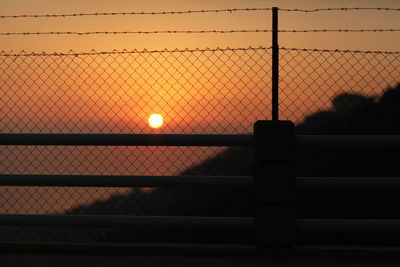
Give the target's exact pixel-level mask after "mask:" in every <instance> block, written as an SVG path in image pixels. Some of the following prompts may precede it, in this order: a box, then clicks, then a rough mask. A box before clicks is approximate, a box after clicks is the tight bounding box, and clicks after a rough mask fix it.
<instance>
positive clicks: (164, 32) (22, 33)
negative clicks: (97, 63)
mask: <svg viewBox="0 0 400 267" xmlns="http://www.w3.org/2000/svg"><path fill="white" fill-rule="evenodd" d="M256 32H271V30H265V29H261V30H257V29H256V30H162V31H87V32H76V31H65V32H62V31H50V32H1V33H0V35H91V34H191V33H256Z"/></svg>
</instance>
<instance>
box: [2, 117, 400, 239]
mask: <svg viewBox="0 0 400 267" xmlns="http://www.w3.org/2000/svg"><path fill="white" fill-rule="evenodd" d="M264 122H265V121H264ZM266 123H267V124H266V125H267V126H266V128H264V130H270V131H272V135H267V136H265V138H264V137H261V139H260V135H259V131H260V130H259V129H258V130H256V129H255V131H257V132H258V133H255V135H256V136H255V137H253V135H161V134H160V135H132V134H125V135H116V134H98V135H91V134H1V135H0V145H74V146H80V145H85V146H86V145H124V146H127V145H132V146H138V145H145V146H160V145H165V146H168V145H174V146H252V147H254V148H255V149H256V163H257V166H258V167H257V168H258V171H257V172H256V174H255V177H252V176H110V175H105V176H101V175H97V176H90V175H5V174H3V175H0V186H79V187H93V186H95V187H196V188H197V187H221V186H222V187H252V186H253V187H254V188H255V191H256V200H255V201H256V202H255V204H256V210H258V211H256V214H255V217H254V218H253V217H190V216H189V217H188V216H164V217H163V216H116V215H10V214H2V215H0V225H12V226H114V227H115V226H129V227H133V226H153V227H161V228H205V229H210V228H215V229H253V230H254V231H255V237H256V241H257V242H259V243H268V244H271V243H272V244H282V243H283V244H288V243H289V244H292V245H293V244H295V243H296V235H298V234H301V235H307V234H308V233H310V234H313V233H314V234H315V233H321V232H324V233H336V232H340V233H350V232H352V233H354V232H367V233H374V234H387V233H400V220H391V219H390V220H389V219H382V220H361V219H359V220H355V219H302V218H296V216H295V214H294V213H293V209H292V208H290V207H291V206H292V205H293V204H295V200H296V196H295V195H296V192H295V191H291V190H292V189H294V188H295V190H296V191H297V192H309V191H313V190H324V189H327V188H329V189H334V190H338V192H340V191H341V190H342V191H343V190H351V189H357V190H360V189H365V190H381V191H382V190H383V191H385V190H389V189H390V190H400V178H397V177H385V178H378V177H324V178H315V177H297V178H296V177H292V176H291V175H294V174H293V173H290V171H289V172H286V171H284V173H283V174H280V173H278V174H277V173H275V174H277V176H278V177H279V176H281V177H279V179H280V181H276V180H274V178H273V177H271V176H268V175H270V173H268V172H270V170H272V171H273V170H274V168H275V167H276V166H275V165H274V164H282V162H283V163H284V164H283V165H282V166H283V168H284V169H285V170H290V168H291V164H292V160H290V159H289V160H287V158H286V157H289V158H290V157H292V155H283V154H282V153H281V152H279V153H277V152H276V151H274V148H273V147H275V148H276V149H279V146H275V145H273V147H272V148H271V149H270V150H269V151H265V150H264V151H263V153H270V154H268V155H267V158H265V157H264V156H265V155H261V156H260V152H259V150H263V149H265V147H266V146H268V145H271V144H272V143H273V142H275V140H274V139H273V138H272V137H274V138H275V137H276V136H277V134H279V136H281V141H282V140H283V141H284V142H288V143H289V144H290V140H291V138H293V139H294V141H295V142H294V145H295V146H297V147H301V148H307V147H320V148H321V147H324V148H326V147H328V148H329V147H338V146H342V147H347V148H355V149H356V148H361V147H362V148H381V149H400V136H396V135H381V136H373V135H371V136H306V135H304V136H303V135H298V136H294V135H285V134H284V132H282V130H278V131H277V132H275V133H273V130H271V129H272V128H270V127H271V125H269V123H271V122H268V121H267V122H266ZM273 123H278V124H279V123H280V121H278V122H276V121H275V122H273ZM275 126H276V125H275V124H274V125H273V127H275ZM255 127H256V128H257V127H260V126H255ZM262 127H265V126H263V125H262ZM278 128H279V127H278ZM292 134H293V133H292ZM274 135H275V136H274ZM282 136H283V139H282ZM285 136H286V138H289V139H285ZM288 140H289V141H288ZM281 141H279V140H278V141H277V143H278V144H279V143H280V142H281ZM271 142H272V143H271ZM285 146H287V145H285ZM293 148H294V147H292V148H289V150H291V149H293ZM257 150H258V152H257ZM283 150H284V151H285V149H283ZM285 162H286V163H285ZM265 164H266V165H267V166H268V168H267V169H262V170H263V171H264V173H263V172H260V170H259V168H260V166H261V167H262V165H265ZM274 166H275V167H274ZM281 170H282V169H281ZM288 173H290V175H289V176H287V175H288ZM261 176H262V177H261ZM260 178H261V179H260ZM262 178H268V179H262ZM285 179H286V180H285ZM282 181H283V183H282ZM266 185H269V186H270V187H271V188H268V187H266ZM263 186H264V187H263ZM273 190H276V192H275V193H274V194H273V196H272V197H271V196H268V195H265V194H262V193H266V192H272V191H273ZM288 190H289V191H288ZM257 192H258V193H257ZM288 192H289V193H288ZM274 197H275V198H276V199H273V198H274ZM265 201H266V202H265ZM269 202H271V203H272V206H274V205H275V206H276V207H275V208H274V212H272V213H268V212H266V211H268V209H270V208H271V206H268V205H267V206H266V207H267V209H263V205H264V204H265V203H269ZM260 203H261V204H260ZM288 207H289V209H288ZM282 208H283V210H280V209H282ZM279 210H280V211H279ZM270 211H271V210H270ZM260 212H263V214H261V215H260ZM271 214H272V215H271ZM274 215H275V217H274ZM270 220H272V221H275V222H278V223H279V225H280V226H278V228H280V230H279V229H278V230H277V229H265V228H268V227H270V226H271V225H270V224H269V223H267V225H260V221H261V222H265V221H270ZM260 227H261V228H263V229H262V230H260ZM293 227H294V229H292V228H293ZM289 228H290V229H291V230H289V233H292V234H294V236H287V232H285V234H284V235H285V236H284V237H282V231H287V230H288V229H289ZM260 231H263V232H264V233H261V234H260ZM265 231H266V232H267V233H271V232H272V231H273V232H274V237H272V238H271V237H270V236H268V235H267V236H266V235H265ZM279 231H281V232H280V233H279ZM259 235H260V236H259Z"/></svg>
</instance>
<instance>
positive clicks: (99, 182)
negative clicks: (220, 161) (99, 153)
mask: <svg viewBox="0 0 400 267" xmlns="http://www.w3.org/2000/svg"><path fill="white" fill-rule="evenodd" d="M252 185H253V177H252V176H112V175H0V186H78V187H82V186H85V187H250V186H252Z"/></svg>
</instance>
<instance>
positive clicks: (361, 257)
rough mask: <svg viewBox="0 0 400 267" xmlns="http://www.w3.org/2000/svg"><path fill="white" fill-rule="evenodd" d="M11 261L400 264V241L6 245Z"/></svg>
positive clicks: (2, 256)
mask: <svg viewBox="0 0 400 267" xmlns="http://www.w3.org/2000/svg"><path fill="white" fill-rule="evenodd" d="M0 262H1V266H2V267H8V266H15V267H19V266H56V267H67V266H77V267H80V266H85V267H90V266H96V267H97V266H99V267H102V266H113V267H116V266H194V267H197V266H246V267H250V266H328V267H329V266H365V267H368V266H400V248H399V247H383V248H381V247H380V248H374V247H367V248H366V247H312V246H309V247H298V248H296V249H292V250H290V251H281V250H264V251H259V250H256V249H255V248H254V247H251V246H241V247H240V246H214V247H209V246H207V247H202V246H190V245H189V246H186V245H180V246H179V247H176V246H168V245H162V246H157V245H155V246H154V245H149V246H145V245H140V246H135V245H121V246H115V245H113V246H97V245H95V246H69V245H68V246H65V245H56V246H54V245H44V246H43V245H42V246H40V247H38V246H31V245H29V244H25V245H23V246H21V245H20V244H19V245H17V246H13V245H9V244H8V245H5V244H4V245H1V253H0Z"/></svg>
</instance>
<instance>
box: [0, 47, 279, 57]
mask: <svg viewBox="0 0 400 267" xmlns="http://www.w3.org/2000/svg"><path fill="white" fill-rule="evenodd" d="M271 48H272V47H265V46H259V47H251V46H249V47H237V48H231V47H226V48H220V47H216V48H208V47H206V48H194V49H189V48H184V49H178V48H175V49H166V48H165V49H155V50H147V49H143V50H138V49H133V50H126V49H124V50H112V51H100V52H98V51H96V50H94V49H92V50H91V51H89V52H75V51H73V50H70V51H68V52H67V53H60V52H53V53H46V52H41V53H37V52H31V53H27V52H25V51H24V50H22V51H21V52H19V53H13V51H11V52H5V51H1V52H0V56H5V57H10V56H87V55H116V54H153V53H195V52H200V53H204V52H225V51H257V50H269V49H271Z"/></svg>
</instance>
